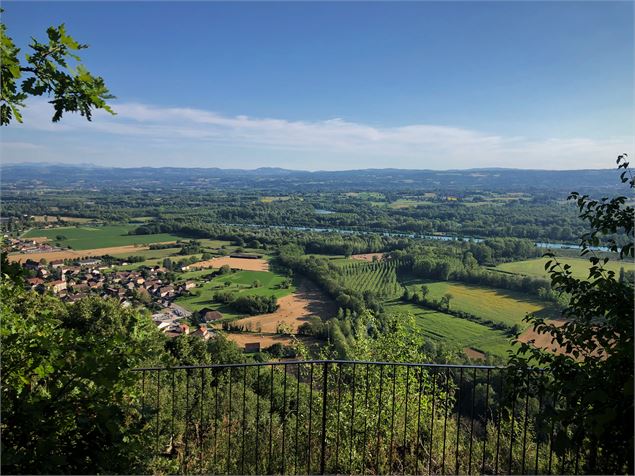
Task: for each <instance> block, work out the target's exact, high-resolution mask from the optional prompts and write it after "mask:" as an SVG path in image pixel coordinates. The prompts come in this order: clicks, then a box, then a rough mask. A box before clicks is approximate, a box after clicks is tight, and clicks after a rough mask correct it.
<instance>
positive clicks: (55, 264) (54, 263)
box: [49, 259, 64, 269]
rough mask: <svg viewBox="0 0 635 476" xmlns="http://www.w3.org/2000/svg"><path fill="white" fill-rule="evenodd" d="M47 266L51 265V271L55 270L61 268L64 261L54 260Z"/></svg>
mask: <svg viewBox="0 0 635 476" xmlns="http://www.w3.org/2000/svg"><path fill="white" fill-rule="evenodd" d="M49 264H50V265H51V267H52V268H53V269H57V268H59V267H61V266H64V260H63V259H54V260H53V261H51V262H50V263H49Z"/></svg>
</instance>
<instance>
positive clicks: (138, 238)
mask: <svg viewBox="0 0 635 476" xmlns="http://www.w3.org/2000/svg"><path fill="white" fill-rule="evenodd" d="M135 228H136V225H107V226H77V227H75V226H70V227H58V228H48V229H33V230H30V231H29V232H27V233H26V234H25V235H24V238H33V237H40V236H44V237H46V238H48V239H49V240H50V241H52V242H54V243H59V244H60V245H61V246H70V247H71V248H72V249H74V250H90V249H96V248H109V247H114V246H126V245H147V244H150V243H165V242H170V241H176V240H178V239H180V237H178V236H176V235H172V234H169V233H159V234H156V235H129V234H128V232H129V231H131V230H134V229H135ZM57 236H64V237H65V239H63V240H57V239H56V237H57Z"/></svg>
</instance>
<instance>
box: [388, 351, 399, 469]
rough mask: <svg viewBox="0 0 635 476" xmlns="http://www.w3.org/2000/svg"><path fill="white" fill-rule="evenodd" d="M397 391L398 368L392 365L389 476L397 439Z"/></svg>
mask: <svg viewBox="0 0 635 476" xmlns="http://www.w3.org/2000/svg"><path fill="white" fill-rule="evenodd" d="M396 390H397V367H396V365H395V364H393V365H392V412H391V417H390V447H389V450H390V453H389V455H388V458H389V459H388V474H392V453H393V442H394V437H395V392H396Z"/></svg>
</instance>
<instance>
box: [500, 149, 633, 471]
mask: <svg viewBox="0 0 635 476" xmlns="http://www.w3.org/2000/svg"><path fill="white" fill-rule="evenodd" d="M625 159H626V156H625V155H621V156H619V158H618V164H619V166H620V169H623V172H622V174H621V180H622V182H623V183H628V186H629V188H630V189H631V190H632V189H633V188H634V187H635V184H634V182H633V179H632V176H631V178H630V179H629V178H627V174H630V171H629V169H628V162H626V160H625ZM570 198H571V199H574V200H576V203H577V206H578V209H579V211H580V217H581V218H582V219H583V220H585V221H586V222H588V224H589V225H590V228H591V231H590V232H589V233H587V234H585V235H584V236H583V237H582V239H581V247H582V251H581V254H582V255H589V263H590V265H589V276H588V279H579V278H575V277H574V276H573V274H572V272H571V269H570V266H569V265H568V264H564V265H562V264H561V263H559V262H558V260H557V258H556V257H555V256H554V255H552V254H549V255H548V256H549V257H550V258H551V259H550V260H549V261H548V262H547V264H546V265H545V269H546V270H547V271H548V272H549V275H550V277H551V285H552V288H553V289H554V290H555V291H558V292H561V293H564V294H566V295H567V296H569V301H568V305H567V306H566V307H565V308H564V309H563V311H562V320H561V321H560V322H554V321H547V320H545V319H543V318H540V317H537V316H533V315H529V316H527V318H526V321H528V322H530V323H531V324H533V329H534V330H535V331H536V332H537V333H538V334H546V335H548V336H550V337H551V342H552V344H556V343H557V344H558V346H559V347H560V349H562V351H563V352H561V353H552V352H547V351H545V350H541V349H538V348H535V347H534V346H533V345H532V343H531V342H529V343H524V344H520V346H519V349H518V351H517V353H516V354H515V355H514V356H512V358H511V361H510V364H511V365H512V367H518V368H527V367H530V366H535V365H538V366H540V367H544V368H545V369H547V370H548V372H544V375H545V379H546V382H545V385H546V387H547V390H548V392H549V393H550V394H551V395H552V396H554V400H553V402H552V403H551V404H550V405H549V406H550V412H551V415H552V416H551V419H552V422H553V424H554V427H555V429H556V430H555V431H556V439H555V441H556V443H557V445H556V450H557V451H559V452H560V454H564V453H566V452H567V451H571V450H572V449H574V448H583V449H584V451H585V452H586V454H587V461H586V465H587V468H586V469H587V470H588V471H590V472H592V473H599V472H604V473H606V472H609V473H613V472H618V473H619V472H624V471H627V472H629V473H632V472H633V384H634V381H633V373H634V372H633V359H634V355H633V332H634V329H633V309H634V302H633V294H634V290H633V283H632V282H628V281H626V280H624V279H622V278H618V277H616V275H615V272H614V271H611V270H607V269H605V265H606V263H607V262H608V261H609V258H603V259H600V258H599V257H597V256H596V255H595V253H594V251H593V247H595V246H598V245H600V244H602V243H603V240H602V237H603V236H604V235H607V234H610V233H615V232H616V231H622V232H623V233H624V234H625V235H626V236H627V238H628V242H627V243H625V244H624V245H622V246H621V247H618V245H617V244H616V243H615V242H614V241H609V244H608V247H609V249H610V250H611V251H614V252H616V253H619V255H620V257H621V258H630V259H632V258H633V221H634V218H635V217H634V210H633V208H632V207H630V206H628V205H626V201H627V199H626V197H623V196H619V197H615V198H612V199H609V198H607V197H605V198H602V199H601V200H592V199H590V198H589V197H588V196H586V195H579V194H577V193H572V194H571V196H570Z"/></svg>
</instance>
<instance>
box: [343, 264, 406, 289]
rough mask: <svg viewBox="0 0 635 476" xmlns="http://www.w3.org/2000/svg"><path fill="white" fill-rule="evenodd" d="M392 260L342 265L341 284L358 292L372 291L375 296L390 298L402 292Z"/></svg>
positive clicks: (395, 265) (395, 266)
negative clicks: (342, 279)
mask: <svg viewBox="0 0 635 476" xmlns="http://www.w3.org/2000/svg"><path fill="white" fill-rule="evenodd" d="M396 269H397V264H396V263H395V262H394V261H382V262H377V263H364V262H359V261H358V262H356V263H351V264H348V265H342V273H343V275H344V282H343V284H344V285H345V286H346V287H348V288H350V289H354V290H356V291H359V292H364V291H373V292H374V293H375V294H377V296H380V297H383V298H392V297H396V296H399V295H401V294H402V287H401V285H400V284H399V282H398V281H397V271H396Z"/></svg>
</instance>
